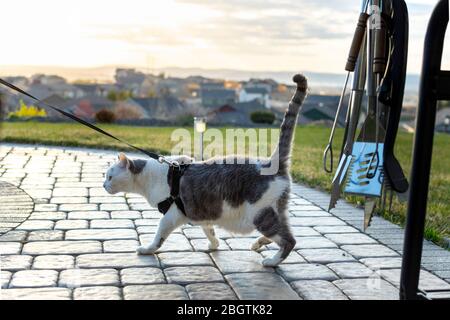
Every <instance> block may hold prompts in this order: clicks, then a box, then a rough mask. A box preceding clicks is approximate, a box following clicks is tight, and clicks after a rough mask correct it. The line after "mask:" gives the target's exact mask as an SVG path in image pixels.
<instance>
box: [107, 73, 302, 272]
mask: <svg viewBox="0 0 450 320" xmlns="http://www.w3.org/2000/svg"><path fill="white" fill-rule="evenodd" d="M293 80H294V82H295V83H296V84H297V89H296V92H295V94H294V96H293V97H292V99H291V101H290V102H289V107H288V109H287V111H286V113H285V116H284V119H283V122H282V124H281V131H280V139H279V143H278V146H277V148H276V150H275V152H274V153H273V154H272V156H271V157H270V158H269V159H250V158H239V157H238V156H232V157H231V158H230V157H226V158H223V159H217V158H213V159H209V160H206V161H201V162H195V161H193V160H192V159H191V158H190V157H187V156H180V157H170V158H169V159H171V160H177V161H178V162H180V163H188V164H190V165H189V166H188V167H187V169H186V170H185V172H184V175H183V176H182V178H181V180H180V197H181V200H182V202H183V204H184V208H185V214H183V213H182V211H180V210H179V209H178V207H177V206H176V205H175V204H172V206H171V207H170V209H169V210H168V211H167V213H166V214H165V215H164V216H163V217H162V218H161V220H160V222H159V226H158V230H157V232H156V234H155V237H154V239H153V242H152V243H150V244H148V245H143V246H140V247H138V248H137V250H136V251H137V253H138V254H142V255H146V254H153V253H155V252H156V251H157V250H158V249H159V248H160V247H161V246H162V244H163V242H164V240H166V239H167V237H168V236H169V234H170V233H171V232H172V231H174V230H175V229H176V228H178V227H180V226H182V225H183V224H187V223H190V224H193V225H200V226H201V227H202V229H203V231H204V233H205V234H206V237H207V238H208V240H209V249H210V250H215V249H217V248H218V246H219V240H218V239H217V238H216V236H215V232H214V226H215V225H216V226H220V227H222V228H224V229H226V230H229V231H230V232H233V233H240V234H248V233H251V232H253V231H254V230H255V229H256V230H258V231H259V232H260V233H261V234H262V236H261V237H260V238H258V239H257V240H256V242H255V243H254V244H253V245H252V247H251V249H252V250H255V251H257V250H259V249H261V247H262V246H264V245H267V244H270V243H272V242H275V243H276V244H277V245H278V246H279V250H278V251H277V253H276V254H275V255H273V256H272V257H269V258H265V259H264V260H263V261H262V264H263V265H264V266H271V267H273V266H277V265H278V264H280V263H281V262H282V261H283V260H284V259H286V257H287V256H288V255H289V253H290V252H291V251H292V249H293V248H294V247H295V244H296V240H295V238H294V236H293V235H292V232H291V229H290V226H289V223H288V211H287V207H288V200H289V194H290V187H291V177H290V174H289V168H290V156H291V149H292V140H293V135H294V131H295V127H296V123H297V118H298V114H299V111H300V108H301V106H302V104H303V101H304V99H305V98H306V95H307V88H308V85H307V79H306V78H305V77H304V76H303V75H300V74H298V75H296V76H294V79H293ZM219 160H221V161H219ZM230 160H233V162H232V163H233V164H230V163H231V162H230ZM238 160H241V161H242V160H243V161H244V163H242V162H238ZM250 160H255V161H250ZM274 162H276V163H277V164H278V171H277V172H276V173H275V174H270V175H263V174H261V171H262V170H263V169H264V168H267V167H269V166H270V165H271V164H272V163H274ZM168 169H169V166H168V165H167V164H161V163H160V162H158V161H157V160H153V159H150V160H140V159H138V160H132V159H129V158H127V156H126V155H125V154H123V153H120V154H119V161H118V162H117V163H115V164H113V165H112V166H111V167H110V168H109V169H108V170H107V172H106V175H105V183H104V188H105V190H106V191H107V192H108V193H110V194H115V193H118V192H128V193H137V194H140V195H142V196H144V197H145V198H146V199H147V201H148V202H149V204H150V205H151V206H153V207H157V204H158V203H159V202H161V201H163V200H165V199H166V198H167V197H168V196H169V194H170V187H169V184H168V179H167V175H168Z"/></svg>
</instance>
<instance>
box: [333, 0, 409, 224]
mask: <svg viewBox="0 0 450 320" xmlns="http://www.w3.org/2000/svg"><path fill="white" fill-rule="evenodd" d="M369 4H370V8H371V15H370V17H371V19H370V23H369V25H370V28H369V30H367V31H365V37H364V40H365V41H366V42H367V43H364V44H363V45H362V49H361V50H360V52H359V57H358V63H357V67H356V70H355V73H354V79H353V90H352V95H351V98H350V101H351V102H350V108H349V110H348V113H347V123H346V130H345V134H344V139H345V143H344V144H343V150H342V152H341V158H340V162H339V166H338V169H337V171H336V174H335V176H334V178H333V182H332V193H331V199H330V205H329V210H331V209H332V208H334V207H335V205H336V203H337V200H338V199H339V197H340V193H341V188H342V185H343V184H345V190H344V191H345V193H348V194H354V195H355V194H356V195H360V196H364V197H365V200H366V206H365V215H364V229H366V228H367V227H368V225H369V224H370V221H371V218H372V215H373V212H374V210H375V206H376V202H377V200H378V199H379V198H380V197H381V196H382V194H383V189H384V192H386V186H392V188H393V189H394V190H395V191H397V192H404V191H406V190H407V186H408V184H407V181H406V179H404V175H403V171H402V169H401V167H400V164H399V163H398V161H397V159H396V158H395V157H394V155H393V146H394V144H395V137H396V134H397V130H398V122H399V120H400V112H401V107H402V101H403V92H404V86H405V77H406V59H407V44H408V39H407V34H408V14H407V9H406V4H405V3H404V1H403V0H384V1H382V0H371V1H369ZM375 9H377V10H375ZM366 49H367V51H366ZM366 62H367V65H366ZM366 81H367V117H366V119H365V121H364V123H363V126H362V128H361V131H360V134H359V135H358V138H357V140H356V141H355V136H356V130H357V126H358V120H359V118H360V113H361V104H362V100H363V97H364V87H365V83H366ZM332 131H334V129H333V130H332ZM332 133H334V132H332ZM324 162H325V159H324ZM327 171H329V170H327ZM388 171H389V173H388ZM385 198H386V197H384V199H385Z"/></svg>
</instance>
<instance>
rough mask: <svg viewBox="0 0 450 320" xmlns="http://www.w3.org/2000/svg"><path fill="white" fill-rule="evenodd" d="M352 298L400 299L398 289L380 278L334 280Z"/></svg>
mask: <svg viewBox="0 0 450 320" xmlns="http://www.w3.org/2000/svg"><path fill="white" fill-rule="evenodd" d="M333 284H334V285H336V286H337V287H338V288H339V289H341V290H342V291H343V292H344V293H345V295H346V296H348V297H349V298H350V299H351V300H398V299H399V295H398V290H397V288H395V287H394V286H393V285H391V284H390V283H388V282H387V281H385V280H383V279H379V278H375V277H374V278H366V279H343V280H336V281H334V282H333Z"/></svg>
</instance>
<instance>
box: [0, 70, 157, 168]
mask: <svg viewBox="0 0 450 320" xmlns="http://www.w3.org/2000/svg"><path fill="white" fill-rule="evenodd" d="M0 84H2V85H4V86H6V87H8V88H10V89H12V90H14V91H16V92H19V93H21V94H23V95H25V96H27V97H29V98H31V99H33V100H34V101H36V102H38V103H40V104H42V105H44V106H46V107H48V108H51V109H53V110H55V111H57V112H59V113H61V114H62V115H64V116H66V117H68V118H70V119H72V120H75V121H76V122H79V123H81V124H82V125H84V126H86V127H89V128H91V129H93V130H95V131H97V132H99V133H101V134H103V135H105V136H108V137H110V138H112V139H114V140H116V141H119V142H121V143H123V144H126V145H127V146H129V147H131V148H133V149H135V150H137V151H139V152H141V153H143V154H145V155H147V156H149V157H150V158H152V159H155V160H158V161H160V162H161V158H162V157H161V156H159V155H158V154H156V153H154V152H150V151H147V150H144V149H141V148H139V147H136V146H134V145H132V144H131V143H128V142H126V141H124V140H121V139H119V138H117V137H115V136H113V135H112V134H111V133H109V132H107V131H105V130H103V129H100V128H99V127H97V126H95V125H93V124H92V123H89V122H87V121H85V120H83V119H81V118H78V117H77V116H75V115H73V114H71V113H69V112H66V111H64V110H62V109H60V108H57V107H54V106H52V105H49V104H48V103H45V102H43V101H42V100H41V99H38V98H36V97H35V96H33V95H31V94H30V93H28V92H26V91H24V90H22V89H20V88H19V87H16V86H15V85H13V84H11V83H9V82H7V81H5V80H3V79H1V78H0Z"/></svg>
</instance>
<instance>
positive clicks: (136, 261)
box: [76, 253, 159, 269]
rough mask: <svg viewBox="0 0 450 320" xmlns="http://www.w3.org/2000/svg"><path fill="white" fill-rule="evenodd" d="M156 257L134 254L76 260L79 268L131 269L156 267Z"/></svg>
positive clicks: (92, 255)
mask: <svg viewBox="0 0 450 320" xmlns="http://www.w3.org/2000/svg"><path fill="white" fill-rule="evenodd" d="M158 265H159V263H158V260H157V258H156V256H154V255H152V256H139V255H137V254H136V253H104V254H84V255H79V256H78V257H77V258H76V266H77V267H79V268H118V269H120V268H131V267H157V266H158Z"/></svg>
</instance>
